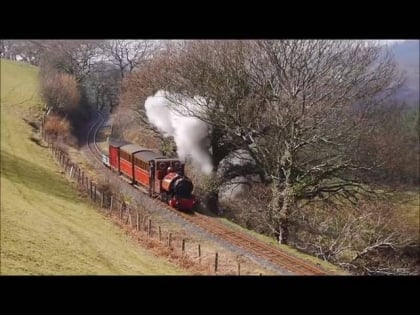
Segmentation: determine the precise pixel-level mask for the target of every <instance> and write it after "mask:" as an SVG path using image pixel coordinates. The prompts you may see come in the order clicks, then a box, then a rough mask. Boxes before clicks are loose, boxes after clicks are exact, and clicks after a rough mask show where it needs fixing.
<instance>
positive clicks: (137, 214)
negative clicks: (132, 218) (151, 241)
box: [136, 210, 140, 231]
mask: <svg viewBox="0 0 420 315" xmlns="http://www.w3.org/2000/svg"><path fill="white" fill-rule="evenodd" d="M139 224H140V217H139V211H138V210H137V211H136V231H138V230H139Z"/></svg>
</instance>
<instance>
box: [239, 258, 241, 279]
mask: <svg viewBox="0 0 420 315" xmlns="http://www.w3.org/2000/svg"><path fill="white" fill-rule="evenodd" d="M240 275H241V263H240V262H239V261H238V276H240Z"/></svg>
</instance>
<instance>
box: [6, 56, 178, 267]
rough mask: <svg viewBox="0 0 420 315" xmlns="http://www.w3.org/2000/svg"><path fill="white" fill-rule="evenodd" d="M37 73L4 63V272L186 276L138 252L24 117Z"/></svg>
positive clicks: (32, 103)
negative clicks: (41, 142) (69, 175)
mask: <svg viewBox="0 0 420 315" xmlns="http://www.w3.org/2000/svg"><path fill="white" fill-rule="evenodd" d="M37 72H38V69H37V68H36V67H32V66H29V65H26V64H23V63H18V62H11V61H7V60H1V248H0V249H1V266H0V273H1V274H44V275H45V274H47V275H49V274H54V275H57V274H185V272H184V271H181V270H180V269H178V268H177V267H175V266H173V265H171V264H169V263H167V262H166V261H164V260H162V259H159V258H156V257H155V256H153V255H152V254H150V253H148V252H147V251H146V250H143V249H142V248H139V246H138V245H136V244H135V243H134V241H132V240H131V239H130V238H129V237H128V236H126V235H125V234H124V233H123V232H122V231H121V230H120V229H119V228H118V227H116V226H114V225H113V224H112V223H111V222H110V221H109V220H107V219H105V218H104V217H102V216H101V215H100V214H99V213H98V212H97V211H96V210H95V209H93V208H92V207H90V206H89V205H87V203H86V202H85V201H84V200H83V199H82V198H81V197H80V196H79V195H78V193H77V191H75V190H74V189H72V188H71V186H70V185H69V182H68V181H67V180H66V179H65V178H64V177H63V175H62V174H60V173H59V171H57V166H56V164H55V162H54V161H53V159H52V158H51V156H50V155H49V154H48V152H47V150H46V149H45V148H42V147H40V146H38V145H37V144H35V143H34V142H32V141H31V140H30V139H29V138H30V135H31V128H30V126H29V125H27V124H26V123H25V122H24V121H23V119H22V116H23V115H24V114H27V113H28V111H30V110H32V111H34V108H35V109H36V108H39V106H40V105H41V102H40V98H39V95H38V85H37V84H38V83H37Z"/></svg>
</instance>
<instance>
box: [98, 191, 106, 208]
mask: <svg viewBox="0 0 420 315" xmlns="http://www.w3.org/2000/svg"><path fill="white" fill-rule="evenodd" d="M99 194H100V195H101V209H102V208H103V207H104V203H105V194H104V192H99Z"/></svg>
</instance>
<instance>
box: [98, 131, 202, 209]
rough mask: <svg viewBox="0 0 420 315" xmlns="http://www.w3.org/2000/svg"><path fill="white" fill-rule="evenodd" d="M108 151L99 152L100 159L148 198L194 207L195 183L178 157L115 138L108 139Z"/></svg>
mask: <svg viewBox="0 0 420 315" xmlns="http://www.w3.org/2000/svg"><path fill="white" fill-rule="evenodd" d="M107 153H108V154H102V163H103V164H104V165H105V166H106V167H108V168H109V169H111V170H112V171H114V172H116V173H118V175H122V176H123V177H124V178H125V179H127V180H128V182H129V183H130V184H132V185H133V186H135V187H138V188H140V189H141V190H142V191H144V192H145V193H147V194H148V195H149V196H150V197H151V198H158V199H160V200H162V201H163V202H165V203H167V204H169V205H170V206H171V207H173V208H175V209H177V210H182V211H186V212H188V211H194V210H195V208H196V207H197V204H198V200H197V199H196V197H195V196H194V194H193V189H194V185H193V183H192V181H191V180H190V179H189V178H188V177H187V176H185V164H184V163H182V162H181V161H180V160H179V159H176V158H168V157H165V156H163V155H162V154H159V153H156V152H154V151H153V150H151V149H148V148H144V147H141V146H139V145H136V144H133V143H130V142H128V141H124V140H116V139H109V141H108V152H107Z"/></svg>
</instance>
